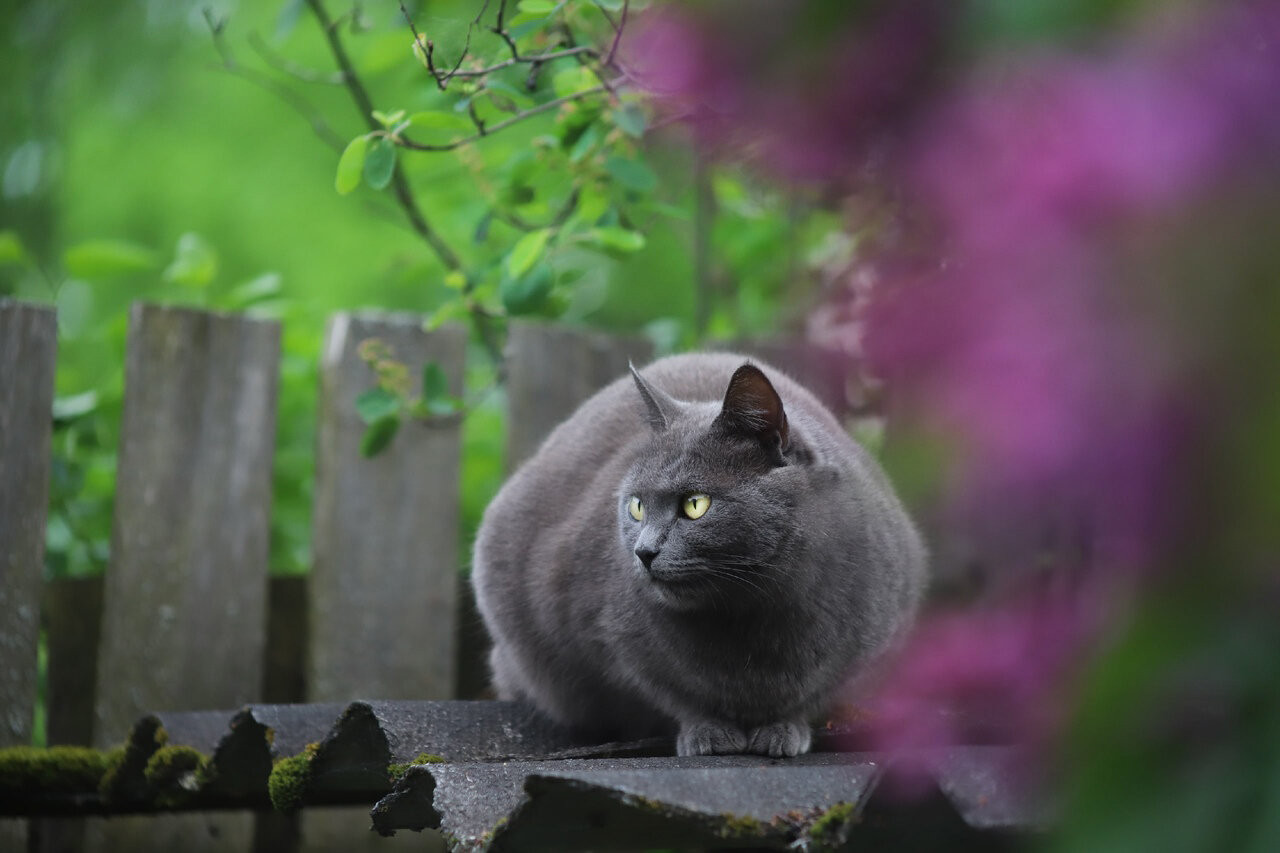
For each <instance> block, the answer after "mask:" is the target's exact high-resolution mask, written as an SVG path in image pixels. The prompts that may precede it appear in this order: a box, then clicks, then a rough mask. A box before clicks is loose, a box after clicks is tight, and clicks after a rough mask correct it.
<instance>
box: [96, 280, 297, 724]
mask: <svg viewBox="0 0 1280 853" xmlns="http://www.w3.org/2000/svg"><path fill="white" fill-rule="evenodd" d="M279 357H280V327H279V324H278V323H275V322H271V321H263V320H254V319H249V318H246V317H235V316H227V315H218V314H212V313H207V312H203V311H196V310H191V309H186V308H174V307H163V306H155V305H135V306H134V307H133V309H132V311H131V312H130V317H129V340H128V352H127V354H126V360H125V399H124V414H123V423H122V425H121V431H120V450H119V468H118V474H117V479H116V500H115V518H114V527H113V531H112V541H111V561H110V564H109V566H108V570H107V575H106V580H105V587H104V590H103V616H102V639H101V645H100V647H99V658H98V686H97V698H96V702H95V705H96V709H97V710H96V720H95V726H94V740H95V742H96V743H97V744H98V745H99V746H106V745H109V744H112V743H116V742H119V741H121V740H122V739H123V738H124V737H125V735H126V734H127V732H128V731H129V728H130V726H131V725H132V724H133V723H134V722H135V721H136V720H137V719H138V718H139V717H140V716H141V715H142V714H143V713H144V712H146V711H152V710H190V709H201V708H206V709H207V708H234V707H236V706H237V705H240V704H243V703H245V702H249V701H252V700H255V699H257V698H258V691H259V690H260V687H261V682H262V659H263V643H264V640H265V629H266V612H265V606H266V592H267V589H266V585H267V555H268V521H269V518H270V512H271V462H272V455H273V452H274V445H275V422H276V387H277V380H278V374H279V361H280V358H279Z"/></svg>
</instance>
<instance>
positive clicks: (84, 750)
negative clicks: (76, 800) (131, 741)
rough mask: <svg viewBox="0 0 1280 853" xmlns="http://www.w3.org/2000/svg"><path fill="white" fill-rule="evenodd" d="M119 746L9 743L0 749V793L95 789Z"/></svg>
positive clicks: (120, 753) (119, 752)
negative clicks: (106, 748) (91, 746)
mask: <svg viewBox="0 0 1280 853" xmlns="http://www.w3.org/2000/svg"><path fill="white" fill-rule="evenodd" d="M123 752H124V750H123V749H116V750H101V749H91V748H90V747H87V746H51V747H47V748H45V747H36V746H12V747H8V748H5V749H0V796H4V797H5V798H6V799H8V798H10V797H14V798H18V797H24V796H25V797H30V796H32V795H33V794H81V793H92V792H95V791H97V790H98V786H99V785H100V784H101V783H102V777H103V776H104V775H105V774H106V772H107V769H108V768H109V767H110V766H111V765H112V763H113V762H115V761H117V760H119V758H120V757H122V756H123Z"/></svg>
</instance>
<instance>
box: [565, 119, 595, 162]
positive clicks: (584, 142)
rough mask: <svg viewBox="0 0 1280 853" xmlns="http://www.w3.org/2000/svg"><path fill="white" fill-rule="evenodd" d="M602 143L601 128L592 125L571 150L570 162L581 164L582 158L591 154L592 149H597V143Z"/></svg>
mask: <svg viewBox="0 0 1280 853" xmlns="http://www.w3.org/2000/svg"><path fill="white" fill-rule="evenodd" d="M599 141H600V126H599V125H595V124H593V125H591V126H590V127H588V128H587V130H586V132H585V133H583V134H582V135H581V136H579V137H578V141H577V142H575V143H573V147H572V148H570V149H569V162H570V163H580V162H582V158H584V157H586V156H587V155H588V154H590V153H591V149H593V148H595V147H596V143H597V142H599Z"/></svg>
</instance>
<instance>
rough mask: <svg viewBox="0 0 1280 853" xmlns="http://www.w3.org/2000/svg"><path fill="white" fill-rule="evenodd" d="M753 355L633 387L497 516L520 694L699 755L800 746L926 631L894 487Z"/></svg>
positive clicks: (616, 391) (605, 729)
mask: <svg viewBox="0 0 1280 853" xmlns="http://www.w3.org/2000/svg"><path fill="white" fill-rule="evenodd" d="M744 361H745V359H743V358H742V357H740V356H732V355H688V356H676V357H672V358H668V359H663V360H661V361H658V362H656V363H654V364H653V365H651V366H649V367H648V368H646V369H645V370H644V371H643V374H642V375H643V379H641V376H640V375H636V376H635V381H634V384H633V379H632V378H623V379H620V380H618V381H617V382H614V383H613V384H611V385H609V386H608V387H606V388H604V389H603V390H602V391H600V392H599V393H598V394H596V395H595V396H594V397H592V398H591V399H590V400H588V401H587V402H586V403H584V404H583V405H582V407H581V408H579V409H578V411H577V412H575V413H574V414H573V416H572V417H570V418H569V419H568V420H567V421H565V422H564V423H563V424H561V425H560V426H559V427H558V428H557V429H556V430H555V431H554V432H552V434H551V435H550V436H549V437H548V438H547V440H546V442H545V443H544V444H543V446H542V447H541V448H540V449H539V451H538V452H537V454H535V455H534V456H533V457H532V458H531V459H530V460H529V461H528V462H527V463H526V464H525V465H524V466H523V467H521V468H520V470H518V471H517V472H516V473H515V475H514V476H513V477H512V478H511V479H510V480H509V481H508V482H507V483H506V485H505V486H504V487H503V488H502V490H501V491H500V493H499V494H498V496H497V497H496V498H495V499H494V501H493V502H492V503H491V504H490V506H489V507H488V509H487V510H486V512H485V517H484V521H483V523H482V525H481V530H480V534H479V537H478V539H477V542H476V555H475V570H474V582H475V585H476V592H477V599H478V602H479V606H480V611H481V613H482V614H483V616H484V618H485V622H486V624H487V625H488V628H489V632H490V634H491V635H492V637H493V639H494V650H493V653H492V656H491V664H492V667H493V676H494V683H495V686H496V687H497V690H498V693H499V695H500V696H501V697H502V698H523V699H527V700H530V701H532V702H533V703H534V704H535V705H537V706H538V707H539V708H541V709H542V710H543V711H544V712H546V713H547V714H548V715H550V716H551V717H552V718H554V719H556V720H558V721H560V722H562V723H565V724H568V725H570V726H573V727H575V728H578V729H581V730H584V731H587V732H590V733H592V734H595V735H596V736H601V737H635V736H642V735H645V734H652V733H657V732H662V731H671V730H678V731H679V738H678V748H679V751H680V752H681V753H682V754H690V753H694V754H697V753H712V752H742V751H751V752H761V753H768V754H774V755H794V754H796V753H798V752H803V751H805V750H807V749H808V746H809V728H808V722H809V718H810V717H811V716H812V715H813V714H815V713H816V712H819V711H821V710H822V708H823V705H824V704H825V703H827V702H828V701H829V700H830V698H831V695H832V693H833V692H834V691H835V690H836V688H838V687H839V686H840V685H841V683H842V682H844V681H845V680H846V679H847V678H849V677H850V676H851V675H852V674H853V673H854V672H856V671H857V670H858V669H860V668H861V667H863V666H864V665H865V664H866V663H868V662H869V661H870V660H871V659H872V658H873V657H874V656H875V655H876V654H877V653H879V652H882V651H884V650H885V649H886V648H887V647H888V646H889V645H890V644H891V642H892V641H893V639H894V638H895V637H896V636H898V635H899V633H900V632H901V631H902V630H903V629H904V628H905V627H906V625H908V624H909V622H910V620H911V618H912V616H913V615H914V612H915V609H916V605H917V603H918V600H919V597H920V594H921V591H922V589H923V586H924V583H925V577H924V575H925V569H924V563H925V555H924V548H923V546H922V544H921V542H920V538H919V536H918V534H917V533H916V530H915V528H914V526H913V525H912V523H911V521H910V520H909V519H908V517H907V515H906V513H905V512H904V511H903V509H902V507H901V505H900V504H899V502H898V500H897V498H896V497H895V496H894V494H893V491H892V489H891V487H890V486H889V484H888V482H887V481H886V480H885V478H884V475H883V474H882V473H881V472H880V469H879V468H878V466H877V465H876V463H875V462H874V460H872V459H871V457H870V456H869V455H868V454H867V453H866V452H865V451H864V450H863V449H862V448H861V447H859V446H858V445H857V444H856V443H854V442H853V441H852V440H851V439H850V438H849V437H848V436H847V435H846V434H845V432H844V431H843V430H842V429H841V427H840V425H839V423H838V422H837V421H836V420H835V418H834V417H833V416H832V415H831V414H830V413H829V412H828V411H827V410H826V409H825V408H824V407H823V406H822V405H821V404H820V403H818V401H817V400H816V399H815V398H814V397H813V396H812V395H811V394H809V392H807V391H806V390H804V389H803V388H801V387H800V386H799V385H797V384H796V383H795V382H793V381H791V380H790V379H788V378H787V377H785V376H784V375H782V374H781V373H780V372H778V371H776V370H774V369H772V368H770V367H767V366H761V367H762V370H761V369H756V368H754V367H744V366H743V363H744ZM731 377H732V385H731ZM766 377H767V378H766ZM726 389H728V392H727V393H726ZM775 389H776V394H775V393H774V390H775ZM673 398H674V399H673ZM704 498H705V502H704ZM695 515H696V517H695Z"/></svg>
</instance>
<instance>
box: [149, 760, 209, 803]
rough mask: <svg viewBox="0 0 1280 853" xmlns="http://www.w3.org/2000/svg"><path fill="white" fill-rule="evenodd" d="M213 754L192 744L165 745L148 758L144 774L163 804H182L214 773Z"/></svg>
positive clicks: (157, 799)
mask: <svg viewBox="0 0 1280 853" xmlns="http://www.w3.org/2000/svg"><path fill="white" fill-rule="evenodd" d="M210 768H211V764H210V761H209V757H208V756H206V755H205V754H204V753H202V752H200V751H199V750H198V749H195V748H193V747H190V746H162V747H161V748H160V749H157V750H156V751H155V753H154V754H153V755H152V756H151V758H150V759H149V760H148V761H147V766H146V767H145V768H144V769H143V771H142V776H143V778H144V779H146V780H147V785H148V787H149V788H150V789H151V792H152V796H153V797H154V799H155V802H156V804H157V805H159V806H166V807H172V806H177V805H181V804H182V803H184V802H186V801H187V800H189V799H190V798H191V796H192V795H193V794H195V793H196V792H198V791H199V790H200V789H201V788H202V787H204V785H205V783H206V782H208V781H209V778H210V776H211V770H210Z"/></svg>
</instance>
